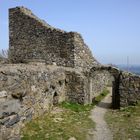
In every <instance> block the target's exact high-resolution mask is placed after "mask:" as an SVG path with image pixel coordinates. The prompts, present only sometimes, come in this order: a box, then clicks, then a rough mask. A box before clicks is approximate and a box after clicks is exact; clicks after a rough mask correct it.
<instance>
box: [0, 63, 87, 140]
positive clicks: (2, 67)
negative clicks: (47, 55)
mask: <svg viewBox="0 0 140 140" xmlns="http://www.w3.org/2000/svg"><path fill="white" fill-rule="evenodd" d="M86 80H87V79H86V77H85V76H84V75H83V74H82V73H81V72H79V71H77V70H76V69H73V68H65V67H57V66H46V65H45V64H44V63H29V64H0V130H1V131H0V138H1V137H2V138H3V139H4V138H5V139H7V140H8V138H9V139H11V138H13V137H18V135H19V131H20V127H21V126H22V124H23V123H24V122H25V121H29V120H31V119H32V118H35V117H38V116H40V115H43V114H44V113H45V112H48V111H49V110H50V109H52V107H53V106H54V105H57V104H58V103H60V102H63V101H68V102H75V103H80V104H86V103H89V100H88V98H89V95H88V94H89V92H88V86H87V85H88V84H87V81H86Z"/></svg>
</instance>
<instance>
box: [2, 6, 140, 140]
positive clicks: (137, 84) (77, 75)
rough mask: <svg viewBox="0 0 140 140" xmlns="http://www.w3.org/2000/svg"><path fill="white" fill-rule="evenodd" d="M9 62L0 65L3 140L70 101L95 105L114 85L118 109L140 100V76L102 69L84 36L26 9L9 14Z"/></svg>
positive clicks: (16, 136)
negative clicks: (49, 21)
mask: <svg viewBox="0 0 140 140" xmlns="http://www.w3.org/2000/svg"><path fill="white" fill-rule="evenodd" d="M9 40H10V43H9V45H10V46H9V58H8V61H7V60H6V61H0V140H1V139H2V140H4V139H6V140H17V139H20V135H19V133H20V128H21V127H22V125H23V124H24V122H26V121H30V120H31V119H33V118H35V117H38V116H40V115H42V114H44V113H45V112H48V111H49V110H50V109H52V107H53V106H54V105H57V104H58V103H60V102H63V101H68V102H75V103H79V104H90V103H92V100H93V99H94V98H95V96H97V95H99V94H100V93H101V92H102V91H103V89H104V88H105V87H106V86H107V85H108V83H110V82H111V83H113V84H112V87H113V95H112V103H113V107H114V108H119V107H121V106H123V107H124V106H128V105H133V104H135V103H136V102H137V101H138V100H140V77H139V76H137V75H134V74H132V73H128V72H124V71H120V70H119V69H117V68H114V67H105V66H103V65H101V64H100V63H99V62H98V61H97V60H96V59H95V58H94V57H93V56H92V53H91V51H90V50H89V48H88V46H87V45H86V44H85V43H84V40H83V39H82V37H81V35H80V34H79V33H76V32H66V31H62V30H60V29H56V28H54V27H51V26H50V25H49V24H47V23H46V22H44V21H42V20H40V19H39V18H38V17H36V16H35V15H34V14H33V13H32V12H31V11H30V10H28V9H27V8H24V7H16V8H12V9H10V10H9Z"/></svg>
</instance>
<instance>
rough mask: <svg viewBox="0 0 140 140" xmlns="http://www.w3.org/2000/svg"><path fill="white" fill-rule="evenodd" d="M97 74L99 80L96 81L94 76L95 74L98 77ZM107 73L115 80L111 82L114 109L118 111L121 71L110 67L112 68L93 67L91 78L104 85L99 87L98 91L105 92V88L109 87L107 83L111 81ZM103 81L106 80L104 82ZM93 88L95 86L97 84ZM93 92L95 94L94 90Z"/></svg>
mask: <svg viewBox="0 0 140 140" xmlns="http://www.w3.org/2000/svg"><path fill="white" fill-rule="evenodd" d="M97 73H98V77H99V79H94V78H95V76H93V74H94V75H96V77H97ZM106 73H109V74H110V76H112V77H113V80H111V82H112V108H114V109H118V108H120V93H119V85H120V74H121V71H120V70H119V69H117V68H115V67H110V66H101V67H93V68H92V69H91V70H90V78H91V79H94V80H95V81H97V80H98V81H97V83H98V84H102V85H98V90H99V91H101V90H103V88H104V87H105V86H107V83H108V80H109V77H108V75H107V74H106ZM103 79H105V80H104V81H103V82H102V80H103ZM92 81H93V80H92ZM100 82H101V83H100ZM93 86H95V84H94V85H93ZM91 92H93V90H92V91H91ZM90 94H92V93H90Z"/></svg>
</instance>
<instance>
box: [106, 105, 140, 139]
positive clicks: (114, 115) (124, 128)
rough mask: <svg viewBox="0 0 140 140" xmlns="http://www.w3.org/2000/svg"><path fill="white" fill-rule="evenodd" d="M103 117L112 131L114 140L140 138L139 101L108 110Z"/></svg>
mask: <svg viewBox="0 0 140 140" xmlns="http://www.w3.org/2000/svg"><path fill="white" fill-rule="evenodd" d="M105 119H106V121H107V123H108V124H109V127H110V129H111V131H112V133H113V137H114V140H128V139H130V140H139V139H140V103H138V104H137V105H136V106H129V107H126V108H121V109H120V110H110V111H109V112H107V114H106V116H105Z"/></svg>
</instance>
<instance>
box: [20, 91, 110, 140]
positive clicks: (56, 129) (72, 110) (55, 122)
mask: <svg viewBox="0 0 140 140" xmlns="http://www.w3.org/2000/svg"><path fill="white" fill-rule="evenodd" d="M107 93H108V91H107V90H104V91H103V92H102V93H101V95H99V96H98V97H96V98H95V100H96V102H94V103H93V104H92V105H80V104H77V103H68V102H63V103H61V104H60V105H59V106H58V108H59V109H61V110H63V111H60V112H59V113H55V114H53V113H48V114H45V115H44V116H42V117H39V118H36V119H34V120H32V121H30V122H29V123H27V124H26V125H25V127H24V128H23V130H22V132H21V135H22V138H21V139H22V140H68V139H69V138H70V137H75V138H76V139H77V140H85V139H86V136H87V134H88V131H89V130H90V129H93V128H94V127H95V124H94V122H93V121H92V120H91V119H90V118H89V115H90V111H91V109H93V107H94V105H95V104H97V103H98V102H99V101H101V100H102V99H103V98H104V97H105V96H106V95H107Z"/></svg>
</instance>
